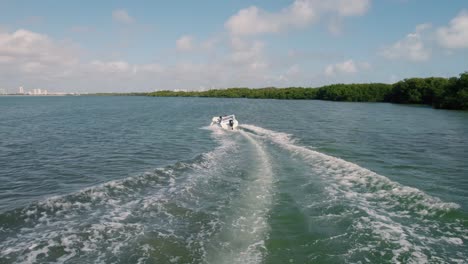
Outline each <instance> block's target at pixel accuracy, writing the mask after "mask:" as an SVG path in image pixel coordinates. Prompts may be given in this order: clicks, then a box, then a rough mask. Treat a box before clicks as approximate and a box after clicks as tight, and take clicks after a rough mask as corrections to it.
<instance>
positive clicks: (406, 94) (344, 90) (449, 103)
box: [0, 72, 468, 110]
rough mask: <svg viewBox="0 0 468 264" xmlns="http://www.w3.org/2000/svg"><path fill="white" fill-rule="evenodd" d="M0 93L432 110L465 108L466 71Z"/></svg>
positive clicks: (467, 107) (467, 103)
mask: <svg viewBox="0 0 468 264" xmlns="http://www.w3.org/2000/svg"><path fill="white" fill-rule="evenodd" d="M0 96H18V97H20V96H28V97H44V96H154V97H210V98H251V99H280V100H324V101H338V102H386V103H396V104H416V105H417V104H419V105H429V106H432V107H433V108H436V109H450V110H468V72H465V73H462V74H460V76H459V77H452V78H440V77H429V78H410V79H405V80H402V81H399V82H397V83H394V84H384V83H365V84H332V85H326V86H322V87H318V88H311V87H307V88H304V87H288V88H276V87H267V88H227V89H212V90H208V91H172V90H161V91H155V92H131V93H88V94H55V95H54V94H48V95H26V94H24V95H22V94H7V95H0Z"/></svg>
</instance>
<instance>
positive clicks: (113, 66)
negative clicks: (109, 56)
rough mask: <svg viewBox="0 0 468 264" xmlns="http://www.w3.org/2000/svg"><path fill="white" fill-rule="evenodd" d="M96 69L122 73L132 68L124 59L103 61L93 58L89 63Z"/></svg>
mask: <svg viewBox="0 0 468 264" xmlns="http://www.w3.org/2000/svg"><path fill="white" fill-rule="evenodd" d="M90 66H91V67H93V68H94V69H95V70H96V71H100V72H105V73H124V72H129V71H130V70H131V69H132V68H131V67H130V65H129V64H128V63H127V62H125V61H109V62H103V61H100V60H94V61H92V62H91V63H90Z"/></svg>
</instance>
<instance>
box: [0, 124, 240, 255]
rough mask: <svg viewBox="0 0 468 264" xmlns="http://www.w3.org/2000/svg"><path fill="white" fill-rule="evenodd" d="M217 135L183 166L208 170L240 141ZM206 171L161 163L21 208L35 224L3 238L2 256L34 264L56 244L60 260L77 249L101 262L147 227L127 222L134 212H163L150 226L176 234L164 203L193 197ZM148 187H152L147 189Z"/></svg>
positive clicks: (150, 214)
mask: <svg viewBox="0 0 468 264" xmlns="http://www.w3.org/2000/svg"><path fill="white" fill-rule="evenodd" d="M212 136H213V137H214V138H215V140H217V141H218V142H219V146H218V147H216V148H215V149H214V150H213V151H210V152H208V153H204V154H202V158H201V159H200V161H199V162H195V163H192V164H187V163H181V164H180V166H182V167H190V169H191V170H202V171H204V172H206V171H210V170H216V169H217V168H218V166H217V165H218V164H219V162H220V160H222V159H224V158H225V156H226V155H228V154H230V153H232V152H233V151H236V142H235V140H233V139H232V138H231V137H228V136H226V135H224V133H223V132H221V131H213V133H212ZM173 167H175V166H173ZM206 176H207V174H206V173H191V174H189V175H187V177H178V176H177V175H174V168H161V169H158V173H156V174H154V173H145V174H144V175H138V176H131V177H128V178H125V179H121V180H114V181H110V182H107V183H104V184H100V185H97V186H93V187H89V188H85V189H82V190H80V191H78V192H76V193H72V194H68V195H63V196H54V197H50V198H48V199H46V200H44V201H40V202H38V203H37V204H34V205H31V206H28V207H27V208H26V209H25V210H23V212H21V217H24V218H25V222H26V223H32V226H31V227H23V228H21V230H19V231H18V232H19V233H18V235H17V236H16V235H15V236H10V237H7V238H6V239H5V240H4V241H3V242H2V245H1V247H0V259H1V258H4V257H5V258H10V257H12V258H13V259H16V260H17V261H19V262H26V263H33V262H37V257H38V256H40V255H48V254H49V251H50V250H51V249H53V248H55V247H59V248H63V251H64V253H63V255H62V256H61V257H59V258H58V259H56V262H58V263H61V262H65V261H67V260H68V259H70V258H73V257H75V256H76V252H77V250H79V251H82V252H87V254H96V255H97V256H96V259H97V260H96V262H97V263H99V262H105V259H106V258H107V257H109V255H108V254H110V253H111V254H112V255H118V254H119V253H120V252H121V251H122V250H123V249H124V248H126V247H128V246H131V245H132V243H136V241H137V240H138V237H143V235H144V233H145V232H146V231H147V229H148V226H146V225H145V224H144V223H141V222H132V221H127V219H128V218H130V217H132V216H133V215H134V214H138V215H137V217H139V218H144V217H153V218H155V217H158V216H161V217H159V218H160V219H162V220H161V222H160V223H152V226H151V228H152V229H156V228H157V225H161V226H160V228H161V229H164V230H166V231H167V233H169V234H171V232H172V231H171V229H172V228H174V227H173V226H171V225H172V224H173V222H172V221H173V219H175V216H173V215H171V213H170V212H168V211H167V209H166V208H165V205H166V204H168V203H170V202H172V199H171V198H173V197H177V196H178V197H182V196H187V197H191V190H192V188H194V186H195V185H196V184H197V181H199V180H200V178H203V177H206ZM147 187H150V188H147ZM145 188H146V189H149V190H150V192H148V190H146V192H143V191H145V190H144V189H145ZM193 199H196V197H193ZM193 199H192V200H193ZM145 250H146V251H148V250H149V249H147V248H145ZM99 260H101V261H99Z"/></svg>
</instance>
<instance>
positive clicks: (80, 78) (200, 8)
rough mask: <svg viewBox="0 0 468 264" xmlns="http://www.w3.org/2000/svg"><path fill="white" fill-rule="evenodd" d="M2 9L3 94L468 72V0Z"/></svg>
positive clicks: (8, 4) (13, 5)
mask: <svg viewBox="0 0 468 264" xmlns="http://www.w3.org/2000/svg"><path fill="white" fill-rule="evenodd" d="M1 6H2V7H1V9H0V87H2V88H1V92H5V91H7V92H9V93H11V92H12V91H14V92H17V91H18V87H20V86H23V87H24V89H25V92H26V90H27V91H30V90H31V89H42V90H44V89H45V90H48V92H49V93H57V92H67V93H68V92H77V93H84V92H136V91H141V92H144V91H153V90H162V89H179V90H199V89H207V87H209V88H227V87H253V88H256V87H267V86H276V87H287V86H307V87H317V86H322V85H326V84H332V83H356V82H358V83H363V82H385V83H391V82H395V81H398V80H401V79H404V78H408V77H428V76H441V77H449V76H457V75H458V74H459V73H462V72H464V71H468V66H467V64H466V60H467V58H468V2H467V1H466V0H452V1H436V0H428V1H421V0H382V1H376V0H329V1H318V0H295V1H294V0H289V1H288V0H282V1H258V0H255V1H246V0H239V1H227V2H226V1H213V0H210V1H208V0H207V1H169V2H168V1H164V2H163V1H138V2H133V1H123V0H119V1H99V2H95V1H93V2H91V1H81V2H70V1H53V0H44V1H27V0H21V1H10V0H7V1H3V2H2V5H1ZM36 92H37V91H36Z"/></svg>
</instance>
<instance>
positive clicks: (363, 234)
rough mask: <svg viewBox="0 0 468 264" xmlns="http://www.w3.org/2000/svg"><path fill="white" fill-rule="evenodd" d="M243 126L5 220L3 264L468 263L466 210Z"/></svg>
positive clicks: (0, 220) (0, 244)
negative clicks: (194, 151) (185, 154)
mask: <svg viewBox="0 0 468 264" xmlns="http://www.w3.org/2000/svg"><path fill="white" fill-rule="evenodd" d="M239 127H240V130H238V131H235V132H234V133H233V131H227V130H224V129H221V128H219V127H216V126H211V127H205V128H204V129H207V130H209V131H210V133H211V136H212V138H213V140H215V141H216V142H217V143H218V146H217V147H216V148H215V149H214V150H212V151H210V152H207V153H204V154H201V155H199V156H197V157H195V158H194V159H192V160H189V161H180V162H177V163H176V164H173V165H170V166H167V167H164V168H158V169H155V170H153V171H149V172H146V173H144V174H142V175H136V176H132V177H128V178H125V179H122V180H116V181H111V182H107V183H105V184H101V185H97V186H93V187H90V188H85V189H83V190H80V191H78V192H76V193H72V194H68V195H64V196H56V197H49V198H48V199H45V200H42V201H38V202H36V203H34V204H31V205H28V206H26V207H24V208H17V209H15V210H12V211H8V212H6V213H2V214H0V263H44V262H54V263H65V262H73V263H75V262H80V263H102V262H116V263H147V262H158V263H261V262H278V263H286V262H395V263H396V262H418V263H420V262H430V261H435V262H455V263H456V262H460V263H463V262H464V261H465V259H467V258H468V254H467V250H466V249H465V247H464V246H465V244H466V242H467V239H468V231H467V228H466V225H467V222H468V221H467V219H468V218H467V216H466V215H465V214H464V213H463V212H462V211H461V210H459V209H458V208H459V206H458V205H457V204H454V203H446V202H443V201H441V200H440V199H438V198H436V197H432V196H429V195H427V194H425V193H424V192H422V191H420V190H418V189H416V188H412V187H407V186H403V185H401V184H399V183H397V182H394V181H391V180H390V179H388V178H386V177H384V176H382V175H379V174H376V173H374V172H372V171H370V170H367V169H365V168H362V167H360V166H358V165H356V164H353V163H350V162H347V161H344V160H342V159H339V158H335V157H331V156H328V155H325V154H323V153H320V152H317V151H314V150H312V149H310V148H308V147H306V146H301V145H300V144H297V143H296V142H295V141H294V140H293V139H292V138H291V136H290V135H288V134H285V133H280V132H275V131H271V130H268V129H264V128H261V127H257V126H254V125H242V126H239ZM299 256H302V257H299Z"/></svg>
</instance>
